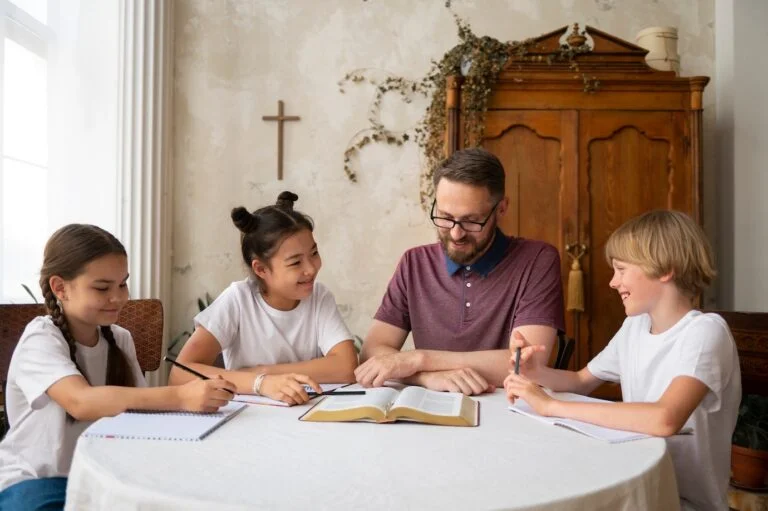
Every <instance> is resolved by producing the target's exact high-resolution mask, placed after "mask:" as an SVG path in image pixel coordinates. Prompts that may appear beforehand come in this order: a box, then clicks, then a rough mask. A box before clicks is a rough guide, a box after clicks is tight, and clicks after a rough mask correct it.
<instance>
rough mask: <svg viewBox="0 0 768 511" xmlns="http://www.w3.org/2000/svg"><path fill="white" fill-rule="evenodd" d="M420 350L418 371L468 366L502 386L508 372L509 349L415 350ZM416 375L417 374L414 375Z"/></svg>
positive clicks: (489, 381)
mask: <svg viewBox="0 0 768 511" xmlns="http://www.w3.org/2000/svg"><path fill="white" fill-rule="evenodd" d="M417 351H420V352H421V355H422V356H421V363H420V364H419V371H420V372H429V371H447V370H450V369H462V368H465V367H470V368H472V369H474V370H475V371H477V372H478V373H480V375H481V376H482V377H483V378H485V379H486V380H487V381H488V383H491V384H493V385H496V386H497V387H498V386H502V385H503V384H504V378H506V377H507V374H509V367H508V363H509V350H486V351H468V352H460V351H438V350H417ZM416 376H417V375H416Z"/></svg>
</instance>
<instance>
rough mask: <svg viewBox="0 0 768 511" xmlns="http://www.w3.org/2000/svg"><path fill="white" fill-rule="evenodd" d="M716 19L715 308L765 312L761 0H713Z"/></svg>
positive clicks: (765, 109)
mask: <svg viewBox="0 0 768 511" xmlns="http://www.w3.org/2000/svg"><path fill="white" fill-rule="evenodd" d="M716 19H717V24H716V34H717V37H716V55H717V61H716V62H717V63H716V76H717V81H718V89H717V125H716V140H717V154H718V158H717V170H716V174H717V179H718V185H719V186H718V195H717V198H718V201H717V205H718V209H719V211H718V219H719V222H718V230H719V232H720V233H721V240H720V241H721V242H720V243H719V246H718V258H719V262H720V281H721V293H720V299H719V305H720V306H721V307H722V308H724V309H734V310H742V311H768V262H767V261H768V223H767V222H766V218H768V200H766V194H767V193H768V99H767V98H766V94H765V90H766V83H768V67H766V62H768V59H766V56H765V48H766V47H768V2H765V1H764V0H717V2H716Z"/></svg>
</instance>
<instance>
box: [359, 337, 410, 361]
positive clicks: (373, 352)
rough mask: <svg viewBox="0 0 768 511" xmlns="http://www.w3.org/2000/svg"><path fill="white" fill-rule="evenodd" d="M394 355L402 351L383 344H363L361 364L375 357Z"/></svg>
mask: <svg viewBox="0 0 768 511" xmlns="http://www.w3.org/2000/svg"><path fill="white" fill-rule="evenodd" d="M393 353H400V350H399V349H397V348H393V347H392V346H389V345H387V344H383V343H376V344H373V343H367V342H365V343H363V349H362V351H361V352H360V363H363V362H365V361H366V360H368V359H369V358H372V357H375V356H383V355H391V354H393Z"/></svg>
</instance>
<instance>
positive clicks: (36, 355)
mask: <svg viewBox="0 0 768 511" xmlns="http://www.w3.org/2000/svg"><path fill="white" fill-rule="evenodd" d="M127 280H128V258H127V256H126V253H125V248H123V245H122V243H120V241H118V240H117V238H115V237H114V236H113V235H112V234H110V233H108V232H107V231H105V230H104V229H100V228H99V227H96V226H94V225H84V224H70V225H67V226H64V227H62V228H61V229H59V230H58V231H56V232H55V233H53V235H52V236H51V238H50V239H49V240H48V242H47V243H46V245H45V253H44V255H43V267H42V268H41V269H40V288H41V290H42V292H43V298H44V299H45V308H46V311H47V313H48V315H47V316H39V317H37V318H35V319H33V320H32V321H30V323H29V324H28V325H27V327H26V329H25V330H24V333H23V334H22V335H21V338H20V339H19V342H18V344H17V345H16V348H15V349H14V351H13V356H12V357H11V363H10V366H9V368H8V381H7V384H6V388H5V410H6V413H7V415H8V420H9V422H10V425H11V429H10V430H9V431H8V433H7V435H6V436H5V438H4V439H3V441H2V443H0V509H46V510H48V509H62V508H63V507H64V500H65V496H66V484H67V475H68V473H69V468H70V464H71V463H72V456H73V454H74V451H75V443H76V441H77V438H78V436H80V433H82V432H83V430H85V428H86V427H87V426H88V425H89V423H90V422H91V421H95V420H97V419H100V418H102V417H108V416H112V415H117V414H119V413H121V412H124V411H125V410H128V409H140V410H188V411H199V412H213V411H216V410H217V409H218V408H219V406H222V405H224V404H226V403H227V402H228V401H229V400H230V399H232V397H233V395H234V390H235V387H234V385H232V384H231V383H229V382H228V381H226V380H223V379H221V378H217V379H211V380H205V381H203V380H195V381H192V382H189V383H187V384H186V385H183V386H180V387H155V388H144V387H146V383H145V381H144V375H143V374H142V372H141V369H140V367H139V362H138V360H137V359H136V349H135V348H134V346H133V339H132V338H131V334H130V333H129V332H128V331H127V330H125V329H123V328H121V327H119V326H117V325H115V324H114V323H115V322H116V321H117V318H118V315H119V313H120V310H121V309H122V307H123V305H125V303H126V302H127V301H128V284H127Z"/></svg>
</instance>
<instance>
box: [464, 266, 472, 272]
mask: <svg viewBox="0 0 768 511" xmlns="http://www.w3.org/2000/svg"><path fill="white" fill-rule="evenodd" d="M464 269H465V270H467V271H469V270H471V269H472V268H470V267H469V266H465V267H464Z"/></svg>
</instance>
